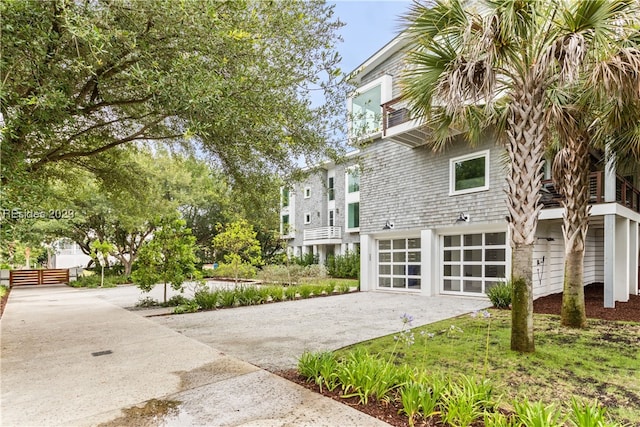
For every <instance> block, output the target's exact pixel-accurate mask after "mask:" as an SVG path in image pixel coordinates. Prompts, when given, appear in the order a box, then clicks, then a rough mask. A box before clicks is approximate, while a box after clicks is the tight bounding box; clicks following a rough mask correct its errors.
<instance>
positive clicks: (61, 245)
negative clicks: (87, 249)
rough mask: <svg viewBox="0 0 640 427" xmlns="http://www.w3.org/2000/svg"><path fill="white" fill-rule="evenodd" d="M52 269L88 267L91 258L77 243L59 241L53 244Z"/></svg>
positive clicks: (66, 240) (64, 240)
mask: <svg viewBox="0 0 640 427" xmlns="http://www.w3.org/2000/svg"><path fill="white" fill-rule="evenodd" d="M52 247H53V252H54V253H53V256H52V257H51V264H52V265H51V268H73V267H86V266H87V265H88V264H89V261H91V257H90V256H89V255H87V254H85V253H84V252H82V249H81V248H80V245H78V244H77V243H76V242H74V241H72V240H69V239H59V240H56V241H55V242H54V243H53V244H52Z"/></svg>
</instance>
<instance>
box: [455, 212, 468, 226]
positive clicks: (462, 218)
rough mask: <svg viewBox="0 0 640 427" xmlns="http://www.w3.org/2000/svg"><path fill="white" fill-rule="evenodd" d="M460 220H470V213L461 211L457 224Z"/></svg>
mask: <svg viewBox="0 0 640 427" xmlns="http://www.w3.org/2000/svg"><path fill="white" fill-rule="evenodd" d="M459 222H469V215H467V214H465V213H464V212H460V215H458V218H457V219H456V224H457V223H459Z"/></svg>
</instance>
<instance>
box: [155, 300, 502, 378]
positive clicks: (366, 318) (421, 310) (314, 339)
mask: <svg viewBox="0 0 640 427" xmlns="http://www.w3.org/2000/svg"><path fill="white" fill-rule="evenodd" d="M489 305H490V304H489V302H488V300H487V299H484V298H482V299H480V298H460V297H448V296H436V297H423V296H419V295H415V294H414V295H408V294H398V293H383V292H355V293H351V294H346V295H336V296H331V297H321V298H311V299H306V300H299V301H285V302H282V303H277V304H265V305H260V306H251V307H238V308H234V309H231V310H229V309H225V310H217V311H207V312H201V313H193V314H185V315H178V316H162V317H152V318H150V319H151V320H153V321H154V322H157V323H159V324H161V325H163V326H166V327H168V328H171V329H173V330H175V331H177V332H179V333H181V334H183V335H185V336H188V337H190V338H193V339H195V340H196V341H198V342H201V343H205V344H207V345H209V346H211V347H213V348H215V349H218V350H220V351H222V352H224V353H225V354H227V355H230V356H233V357H236V358H238V359H240V360H244V361H246V362H249V363H251V364H253V365H256V366H259V367H261V368H263V369H267V370H269V371H277V370H281V369H289V368H294V367H295V366H296V363H297V360H298V357H300V355H301V354H302V353H303V352H304V351H305V350H310V351H318V350H337V349H339V348H342V347H344V346H347V345H350V344H354V343H357V342H360V341H365V340H368V339H372V338H376V337H380V336H384V335H388V334H392V333H395V332H398V331H400V330H401V329H402V327H403V323H402V321H401V319H400V317H401V316H402V315H403V314H404V313H407V314H410V315H411V316H413V317H414V319H415V320H414V321H413V325H414V326H420V325H425V324H428V323H433V322H436V321H439V320H443V319H447V318H450V317H454V316H458V315H460V314H463V313H469V312H472V311H474V310H479V309H482V308H485V307H488V306H489Z"/></svg>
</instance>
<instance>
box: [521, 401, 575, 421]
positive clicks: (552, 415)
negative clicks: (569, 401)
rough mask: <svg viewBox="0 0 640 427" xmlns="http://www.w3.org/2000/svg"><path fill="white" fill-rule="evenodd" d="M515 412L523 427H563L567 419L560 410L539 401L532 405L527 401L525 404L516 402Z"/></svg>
mask: <svg viewBox="0 0 640 427" xmlns="http://www.w3.org/2000/svg"><path fill="white" fill-rule="evenodd" d="M513 406H514V408H515V412H516V414H517V416H518V419H519V420H520V423H522V425H525V426H527V427H561V426H563V425H564V421H565V418H566V417H563V415H562V413H561V412H560V409H559V408H558V407H557V406H555V405H553V404H551V405H545V404H544V403H542V402H540V401H538V402H534V403H531V402H529V401H528V400H527V399H525V400H524V401H523V402H514V405H513Z"/></svg>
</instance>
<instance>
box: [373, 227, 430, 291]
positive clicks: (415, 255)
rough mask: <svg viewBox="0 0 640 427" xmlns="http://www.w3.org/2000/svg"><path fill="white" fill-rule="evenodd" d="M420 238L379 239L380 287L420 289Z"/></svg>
mask: <svg viewBox="0 0 640 427" xmlns="http://www.w3.org/2000/svg"><path fill="white" fill-rule="evenodd" d="M420 247H421V242H420V238H409V239H393V240H379V241H378V287H381V288H394V289H420V287H421V277H422V276H421V267H422V252H421V249H420Z"/></svg>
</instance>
